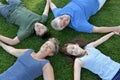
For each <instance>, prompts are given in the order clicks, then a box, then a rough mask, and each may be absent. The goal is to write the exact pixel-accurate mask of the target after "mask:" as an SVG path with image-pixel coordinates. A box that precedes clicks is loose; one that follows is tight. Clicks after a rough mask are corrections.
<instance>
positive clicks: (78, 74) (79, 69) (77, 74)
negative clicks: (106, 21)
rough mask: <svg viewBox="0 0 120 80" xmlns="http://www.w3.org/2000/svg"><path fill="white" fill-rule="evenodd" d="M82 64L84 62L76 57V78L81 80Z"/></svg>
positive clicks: (75, 79)
mask: <svg viewBox="0 0 120 80" xmlns="http://www.w3.org/2000/svg"><path fill="white" fill-rule="evenodd" d="M82 65H83V64H82V62H81V61H80V60H79V59H77V58H76V59H75V62H74V80H80V77H81V67H82Z"/></svg>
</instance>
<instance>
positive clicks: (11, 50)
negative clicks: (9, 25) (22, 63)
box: [0, 42, 28, 57]
mask: <svg viewBox="0 0 120 80" xmlns="http://www.w3.org/2000/svg"><path fill="white" fill-rule="evenodd" d="M0 46H1V47H2V48H3V49H4V50H5V51H6V52H8V53H10V54H11V55H13V56H15V57H19V56H20V55H21V54H23V53H24V52H25V51H27V50H28V49H16V48H14V47H12V46H8V45H6V44H4V43H2V42H0Z"/></svg>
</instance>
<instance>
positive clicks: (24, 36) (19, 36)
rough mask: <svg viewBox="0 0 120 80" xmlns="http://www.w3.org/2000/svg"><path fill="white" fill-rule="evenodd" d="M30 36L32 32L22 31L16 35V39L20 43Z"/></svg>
mask: <svg viewBox="0 0 120 80" xmlns="http://www.w3.org/2000/svg"><path fill="white" fill-rule="evenodd" d="M31 34H32V32H29V31H25V32H24V31H23V32H22V33H18V34H17V37H18V39H19V40H20V41H22V40H24V39H25V38H27V37H29V36H30V35H31Z"/></svg>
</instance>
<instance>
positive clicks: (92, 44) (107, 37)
mask: <svg viewBox="0 0 120 80" xmlns="http://www.w3.org/2000/svg"><path fill="white" fill-rule="evenodd" d="M114 34H116V35H118V34H119V33H117V32H111V33H109V34H107V35H105V36H103V37H101V38H100V39H98V40H96V41H94V42H91V43H89V44H88V45H90V46H93V47H97V46H99V45H100V44H102V43H103V42H105V41H107V40H108V39H109V38H110V37H111V36H113V35H114Z"/></svg>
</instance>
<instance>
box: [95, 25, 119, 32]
mask: <svg viewBox="0 0 120 80" xmlns="http://www.w3.org/2000/svg"><path fill="white" fill-rule="evenodd" d="M93 32H94V33H108V32H120V26H114V27H97V26H94V27H93Z"/></svg>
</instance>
